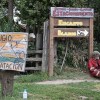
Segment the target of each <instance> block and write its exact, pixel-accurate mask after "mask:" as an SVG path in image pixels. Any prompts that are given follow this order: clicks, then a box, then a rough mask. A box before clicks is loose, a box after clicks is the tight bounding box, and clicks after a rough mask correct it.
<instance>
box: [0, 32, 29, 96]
mask: <svg viewBox="0 0 100 100" xmlns="http://www.w3.org/2000/svg"><path fill="white" fill-rule="evenodd" d="M27 41H28V34H27V33H22V32H6V33H4V32H2V33H0V77H1V88H2V96H6V95H12V93H13V81H14V79H13V78H14V73H15V72H24V70H25V62H26V53H27Z"/></svg>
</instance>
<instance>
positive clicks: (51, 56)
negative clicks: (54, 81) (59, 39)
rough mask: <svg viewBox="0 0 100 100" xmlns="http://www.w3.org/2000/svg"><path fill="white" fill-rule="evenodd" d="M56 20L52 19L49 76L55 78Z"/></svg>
mask: <svg viewBox="0 0 100 100" xmlns="http://www.w3.org/2000/svg"><path fill="white" fill-rule="evenodd" d="M53 28H54V18H52V17H50V40H49V41H50V43H49V66H48V72H49V76H53V63H54V37H53V33H54V29H53Z"/></svg>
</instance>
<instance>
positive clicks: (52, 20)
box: [48, 7, 94, 76]
mask: <svg viewBox="0 0 100 100" xmlns="http://www.w3.org/2000/svg"><path fill="white" fill-rule="evenodd" d="M59 8H60V9H62V10H63V9H64V10H66V9H67V10H69V9H72V8H65V7H51V16H50V38H49V64H48V74H49V76H53V69H54V39H55V37H57V38H61V37H68V36H67V35H66V36H65V35H63V36H58V35H57V33H56V32H55V30H59V29H60V28H62V29H63V30H66V31H65V32H66V33H67V32H68V28H69V29H70V28H77V30H78V29H79V28H80V29H82V28H84V29H87V28H88V31H89V32H88V35H87V36H81V37H84V38H86V37H88V38H89V46H88V48H89V49H88V52H89V57H90V55H91V53H92V52H93V16H94V10H93V9H92V8H75V9H76V10H75V13H76V12H77V11H78V12H80V9H81V10H84V12H87V10H90V12H91V13H92V14H91V16H63V15H62V14H60V15H59V16H57V15H53V11H54V9H57V10H59ZM73 9H74V8H73ZM75 19H77V20H75ZM58 20H63V21H64V22H65V24H63V25H59V24H58V23H59V22H57V21H58ZM71 21H72V22H76V21H77V22H78V21H79V22H81V25H77V24H75V23H74V24H73V23H71V25H68V23H67V22H71ZM84 22H85V24H82V23H84ZM86 22H87V24H86ZM66 23H67V24H66ZM78 24H79V23H78ZM55 34H56V35H55ZM70 37H75V38H78V37H80V36H73V35H72V36H70Z"/></svg>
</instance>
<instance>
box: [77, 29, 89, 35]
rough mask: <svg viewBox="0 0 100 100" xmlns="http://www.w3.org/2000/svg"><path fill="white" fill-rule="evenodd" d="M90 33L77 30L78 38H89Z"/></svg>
mask: <svg viewBox="0 0 100 100" xmlns="http://www.w3.org/2000/svg"><path fill="white" fill-rule="evenodd" d="M88 33H89V32H88V31H87V30H84V31H81V30H77V36H87V35H88Z"/></svg>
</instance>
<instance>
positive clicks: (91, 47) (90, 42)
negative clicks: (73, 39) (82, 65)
mask: <svg viewBox="0 0 100 100" xmlns="http://www.w3.org/2000/svg"><path fill="white" fill-rule="evenodd" d="M92 52H93V18H90V34H89V57H90V55H91V53H92Z"/></svg>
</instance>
